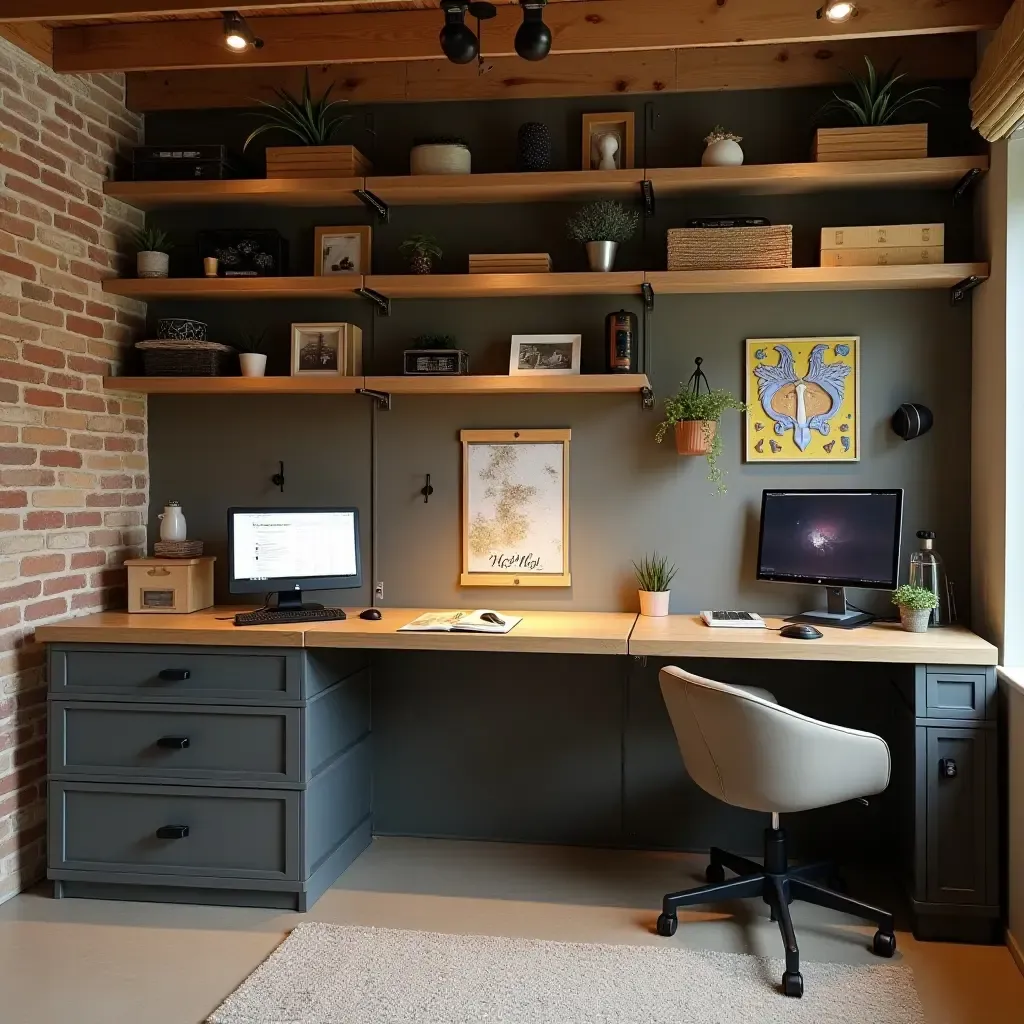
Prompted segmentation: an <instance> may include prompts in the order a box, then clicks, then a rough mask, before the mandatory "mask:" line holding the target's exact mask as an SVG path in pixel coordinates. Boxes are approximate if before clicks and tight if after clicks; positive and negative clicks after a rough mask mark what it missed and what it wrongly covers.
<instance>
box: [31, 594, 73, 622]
mask: <svg viewBox="0 0 1024 1024" xmlns="http://www.w3.org/2000/svg"><path fill="white" fill-rule="evenodd" d="M67 610H68V601H67V598H66V597H51V598H50V599H49V600H48V601H38V602H36V603H35V604H27V605H25V612H24V614H25V621H26V622H37V621H38V620H39V619H50V618H53V616H54V615H63V614H64V612H66V611H67Z"/></svg>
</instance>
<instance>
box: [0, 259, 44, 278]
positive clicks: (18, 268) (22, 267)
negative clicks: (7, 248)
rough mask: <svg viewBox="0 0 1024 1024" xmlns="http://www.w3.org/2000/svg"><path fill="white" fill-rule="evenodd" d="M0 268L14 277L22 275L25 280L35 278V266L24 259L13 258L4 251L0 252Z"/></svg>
mask: <svg viewBox="0 0 1024 1024" xmlns="http://www.w3.org/2000/svg"><path fill="white" fill-rule="evenodd" d="M0 270H2V271H3V272H4V273H5V274H13V275H14V276H15V277H23V278H24V279H25V280H26V281H34V280H35V279H36V276H37V275H36V268H35V267H34V266H33V265H32V264H31V263H27V262H26V261H25V260H18V259H15V258H14V257H13V256H8V255H6V254H5V253H0Z"/></svg>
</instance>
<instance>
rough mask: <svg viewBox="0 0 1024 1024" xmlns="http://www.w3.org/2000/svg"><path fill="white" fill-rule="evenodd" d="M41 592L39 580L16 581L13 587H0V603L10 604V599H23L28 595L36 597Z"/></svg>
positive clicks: (28, 596)
mask: <svg viewBox="0 0 1024 1024" xmlns="http://www.w3.org/2000/svg"><path fill="white" fill-rule="evenodd" d="M42 592H43V585H42V583H40V582H39V580H32V581H30V582H26V583H18V584H16V585H15V586H13V587H0V605H4V604H10V603H11V602H12V601H24V600H26V599H27V598H30V597H38V596H39V595H40V594H41V593H42Z"/></svg>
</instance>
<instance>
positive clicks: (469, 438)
mask: <svg viewBox="0 0 1024 1024" xmlns="http://www.w3.org/2000/svg"><path fill="white" fill-rule="evenodd" d="M459 438H460V440H461V441H462V577H461V584H462V586H464V587H568V586H570V585H571V579H570V576H569V441H570V438H571V431H570V430H568V429H564V430H463V431H461V432H460V434H459Z"/></svg>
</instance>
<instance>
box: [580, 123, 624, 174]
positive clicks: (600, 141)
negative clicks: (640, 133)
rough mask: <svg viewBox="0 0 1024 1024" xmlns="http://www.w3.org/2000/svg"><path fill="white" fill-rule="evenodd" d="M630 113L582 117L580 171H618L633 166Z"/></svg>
mask: <svg viewBox="0 0 1024 1024" xmlns="http://www.w3.org/2000/svg"><path fill="white" fill-rule="evenodd" d="M633 124H634V119H633V112H632V111H631V110H626V111H623V112H622V113H619V114H584V115H583V170H585V171H621V170H622V169H623V168H626V167H632V166H633V130H634V128H633Z"/></svg>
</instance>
